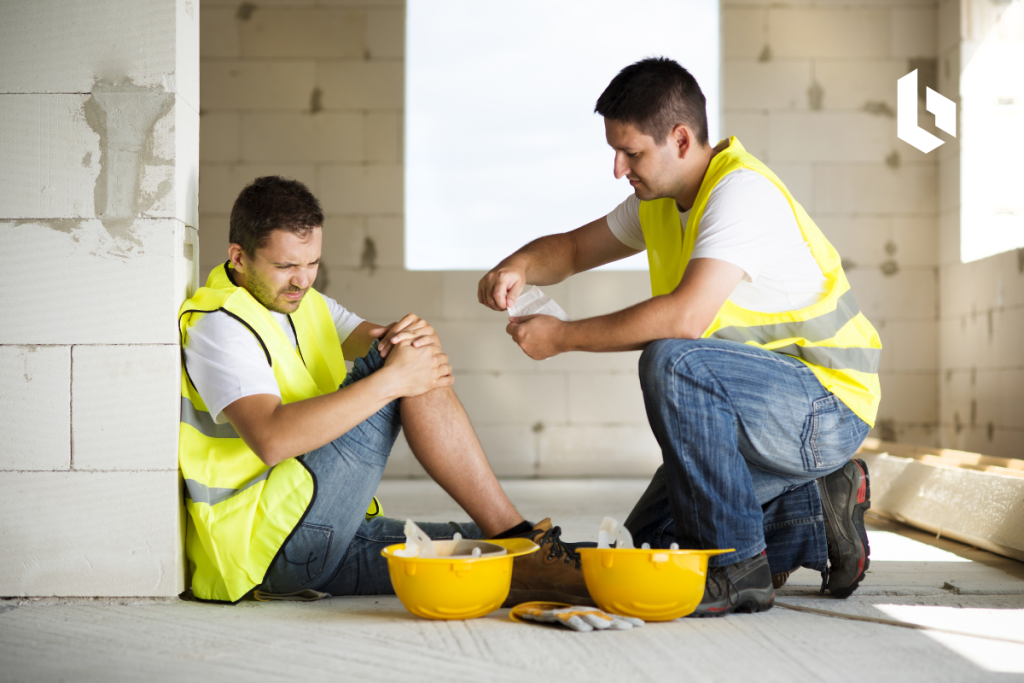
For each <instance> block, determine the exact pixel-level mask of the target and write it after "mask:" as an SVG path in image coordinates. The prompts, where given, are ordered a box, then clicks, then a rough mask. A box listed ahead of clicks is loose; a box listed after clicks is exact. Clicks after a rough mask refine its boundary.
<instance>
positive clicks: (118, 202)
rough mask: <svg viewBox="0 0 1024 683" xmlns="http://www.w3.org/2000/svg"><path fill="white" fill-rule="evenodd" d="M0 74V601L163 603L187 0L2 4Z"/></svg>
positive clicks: (186, 177) (173, 452) (188, 176)
mask: <svg viewBox="0 0 1024 683" xmlns="http://www.w3.org/2000/svg"><path fill="white" fill-rule="evenodd" d="M0 63H2V64H3V65H4V66H3V69H2V70H0V93H2V94H0V188H2V191H0V239H2V241H3V244H4V256H5V258H4V262H5V264H4V267H3V268H0V291H4V292H5V293H6V295H5V297H4V305H3V306H2V307H0V434H2V435H3V437H2V438H0V547H2V548H3V550H4V552H3V553H2V554H0V595H2V596H22V595H62V596H74V595H88V596H171V595H175V594H177V593H178V592H180V591H181V590H183V588H184V562H183V553H182V524H183V518H182V516H181V505H180V498H181V495H180V491H181V487H180V482H179V475H178V471H177V422H178V400H177V396H178V391H179V383H180V362H179V352H178V348H177V343H178V335H177V328H176V325H175V320H176V314H177V310H178V307H179V305H180V304H181V302H182V301H183V300H184V298H185V297H186V296H187V295H188V294H189V293H191V291H193V289H194V288H195V287H196V284H197V264H198V259H199V253H198V250H199V240H198V233H197V228H198V220H197V216H198V165H199V3H198V1H197V0H147V1H146V2H135V1H132V0H63V1H58V0H32V1H31V2H30V1H28V0H15V1H14V2H5V3H2V4H0Z"/></svg>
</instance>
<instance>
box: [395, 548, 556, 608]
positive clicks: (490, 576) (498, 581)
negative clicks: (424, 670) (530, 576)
mask: <svg viewBox="0 0 1024 683" xmlns="http://www.w3.org/2000/svg"><path fill="white" fill-rule="evenodd" d="M437 543H452V541H447V542H446V541H436V542H435V544H437ZM485 543H490V544H493V545H495V546H501V547H502V548H504V549H505V550H506V551H507V552H506V553H504V554H501V555H487V554H484V555H481V556H480V557H465V556H461V557H438V558H421V557H402V556H400V555H395V551H396V550H404V549H405V544H404V543H397V544H395V545H389V546H388V547H387V548H384V550H383V551H381V554H382V555H383V556H384V557H386V558H387V560H388V574H390V575H391V585H392V586H394V588H395V593H396V594H397V595H398V599H399V600H401V601H402V604H403V605H405V608H406V609H407V610H409V611H410V612H412V613H413V614H415V615H417V616H420V617H426V618H427V619H476V618H477V617H482V616H484V615H486V614H490V613H491V612H493V611H494V610H496V609H498V608H499V607H501V603H503V602H505V598H507V597H508V593H509V589H510V588H511V586H512V560H513V559H514V558H516V557H518V556H520V555H528V554H530V553H532V552H536V551H537V549H538V546H537V544H536V543H534V542H533V541H530V540H527V539H525V538H508V539H497V540H487V541H485ZM435 547H436V545H435Z"/></svg>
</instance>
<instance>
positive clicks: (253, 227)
mask: <svg viewBox="0 0 1024 683" xmlns="http://www.w3.org/2000/svg"><path fill="white" fill-rule="evenodd" d="M323 224H324V212H323V209H321V208H320V202H318V201H317V199H316V197H314V196H313V193H312V192H310V191H309V188H308V187H306V186H305V185H303V184H302V183H300V182H299V181H298V180H288V179H287V178H282V177H281V176H277V175H267V176H262V177H260V178H257V179H256V180H254V181H252V182H251V183H249V184H248V185H247V186H246V187H245V189H244V190H242V191H241V192H240V193H239V195H238V199H236V200H235V205H234V206H233V207H232V208H231V222H230V225H231V232H230V235H229V238H228V239H230V240H231V244H237V245H239V246H240V247H242V251H244V252H245V253H246V254H248V255H249V256H253V255H255V254H256V250H257V249H259V248H260V247H262V246H264V245H266V243H267V241H268V240H269V239H270V233H271V232H272V231H274V230H287V231H288V232H294V233H298V234H302V233H305V232H309V231H310V230H313V229H314V228H319V227H322V226H323Z"/></svg>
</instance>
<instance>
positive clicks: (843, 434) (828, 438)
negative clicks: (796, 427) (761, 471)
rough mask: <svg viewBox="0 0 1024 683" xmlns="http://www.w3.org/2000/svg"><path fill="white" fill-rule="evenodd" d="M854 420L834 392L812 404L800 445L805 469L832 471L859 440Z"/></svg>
mask: <svg viewBox="0 0 1024 683" xmlns="http://www.w3.org/2000/svg"><path fill="white" fill-rule="evenodd" d="M855 420H857V418H856V416H855V415H854V414H853V413H852V412H851V411H850V410H849V409H848V408H847V407H846V406H845V405H844V404H843V402H842V401H841V400H840V399H839V397H838V396H836V395H835V394H829V395H828V396H824V397H822V398H819V399H818V400H816V401H815V402H814V403H813V404H812V406H811V414H810V415H808V416H807V419H806V420H805V421H804V433H803V446H802V448H801V450H802V453H803V459H804V465H805V466H806V467H807V469H808V470H810V471H816V470H834V469H836V468H838V467H840V466H841V465H842V464H843V463H845V462H846V461H847V460H849V459H850V458H851V457H852V456H853V454H854V453H855V452H856V450H857V448H858V447H859V446H860V442H861V441H862V440H863V438H862V437H863V435H861V433H860V431H861V430H859V429H857V428H856V427H857V426H858V425H856V424H855V423H854V421H855ZM857 421H859V420H857Z"/></svg>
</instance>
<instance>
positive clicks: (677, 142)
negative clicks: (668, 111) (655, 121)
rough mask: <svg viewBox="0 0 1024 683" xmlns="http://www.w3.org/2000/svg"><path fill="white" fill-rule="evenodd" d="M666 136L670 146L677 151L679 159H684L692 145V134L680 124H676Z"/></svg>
mask: <svg viewBox="0 0 1024 683" xmlns="http://www.w3.org/2000/svg"><path fill="white" fill-rule="evenodd" d="M668 136H669V140H670V141H671V142H672V144H673V145H674V146H675V148H676V150H677V151H678V154H679V158H680V159H683V158H685V157H686V155H687V154H688V153H689V151H690V149H691V147H692V143H693V134H692V133H691V132H690V129H689V128H687V127H686V126H685V125H683V124H682V123H677V124H676V126H675V128H673V129H672V132H671V133H669V134H668Z"/></svg>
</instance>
